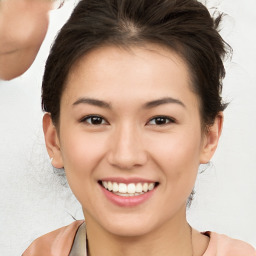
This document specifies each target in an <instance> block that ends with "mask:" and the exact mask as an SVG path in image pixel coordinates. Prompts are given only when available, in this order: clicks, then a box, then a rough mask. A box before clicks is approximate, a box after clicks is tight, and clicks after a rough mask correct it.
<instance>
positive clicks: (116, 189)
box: [102, 181, 156, 196]
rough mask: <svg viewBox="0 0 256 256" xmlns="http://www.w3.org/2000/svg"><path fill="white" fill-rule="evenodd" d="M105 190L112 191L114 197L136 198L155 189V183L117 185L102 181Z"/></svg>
mask: <svg viewBox="0 0 256 256" xmlns="http://www.w3.org/2000/svg"><path fill="white" fill-rule="evenodd" d="M102 185H103V187H104V188H105V189H107V190H109V191H113V193H115V194H116V195H120V196H138V195H141V194H144V193H146V192H148V191H150V190H153V189H154V188H155V185H156V183H143V184H142V183H141V182H139V183H136V184H135V183H129V184H125V183H117V182H113V183H112V182H111V181H102Z"/></svg>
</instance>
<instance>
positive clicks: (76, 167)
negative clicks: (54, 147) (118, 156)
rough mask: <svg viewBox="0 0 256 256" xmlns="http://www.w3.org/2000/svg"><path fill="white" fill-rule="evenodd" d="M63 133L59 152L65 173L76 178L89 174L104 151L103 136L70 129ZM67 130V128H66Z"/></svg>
mask: <svg viewBox="0 0 256 256" xmlns="http://www.w3.org/2000/svg"><path fill="white" fill-rule="evenodd" d="M71 130H72V132H70V133H69V132H68V133H63V134H62V138H63V139H61V141H62V143H61V154H62V159H63V163H64V168H65V170H66V172H67V174H69V173H70V174H71V175H72V176H76V177H77V178H81V177H85V176H89V175H91V173H93V172H94V170H95V168H96V167H97V165H98V164H99V163H100V161H101V159H102V157H103V156H104V152H105V142H104V137H103V136H101V135H100V134H86V133H84V132H81V131H79V130H74V129H70V131H71ZM67 131H69V129H67Z"/></svg>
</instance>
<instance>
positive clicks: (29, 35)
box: [0, 0, 53, 80]
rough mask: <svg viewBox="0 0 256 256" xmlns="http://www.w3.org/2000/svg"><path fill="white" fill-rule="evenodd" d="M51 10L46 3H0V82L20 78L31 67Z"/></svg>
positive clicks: (41, 0)
mask: <svg viewBox="0 0 256 256" xmlns="http://www.w3.org/2000/svg"><path fill="white" fill-rule="evenodd" d="M52 7H53V3H52V2H51V1H49V0H3V1H0V79H3V80H10V79H13V78H15V77H17V76H20V75H21V74H23V73H24V72H25V71H26V70H27V69H28V68H29V67H30V66H31V65H32V63H33V61H34V60H35V58H36V56H37V53H38V51H39V49H40V47H41V44H42V42H43V40H44V38H45V35H46V32H47V28H48V22H49V20H48V12H49V10H51V8H52Z"/></svg>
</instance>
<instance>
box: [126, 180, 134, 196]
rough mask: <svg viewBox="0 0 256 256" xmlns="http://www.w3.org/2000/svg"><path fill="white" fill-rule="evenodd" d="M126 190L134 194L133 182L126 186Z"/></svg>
mask: <svg viewBox="0 0 256 256" xmlns="http://www.w3.org/2000/svg"><path fill="white" fill-rule="evenodd" d="M127 192H128V193H129V194H134V193H135V184H134V183H130V184H128V186H127Z"/></svg>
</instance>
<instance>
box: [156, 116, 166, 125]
mask: <svg viewBox="0 0 256 256" xmlns="http://www.w3.org/2000/svg"><path fill="white" fill-rule="evenodd" d="M155 122H156V124H158V125H161V124H166V118H164V117H157V118H156V119H155Z"/></svg>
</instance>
